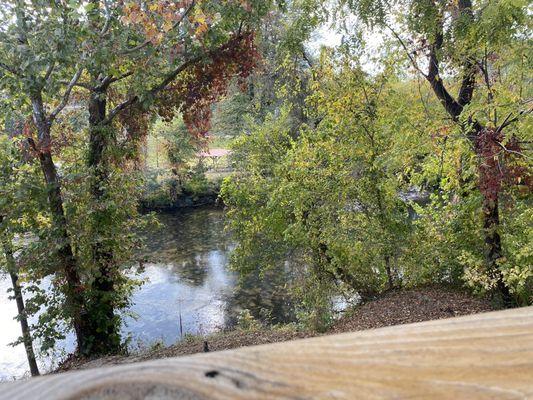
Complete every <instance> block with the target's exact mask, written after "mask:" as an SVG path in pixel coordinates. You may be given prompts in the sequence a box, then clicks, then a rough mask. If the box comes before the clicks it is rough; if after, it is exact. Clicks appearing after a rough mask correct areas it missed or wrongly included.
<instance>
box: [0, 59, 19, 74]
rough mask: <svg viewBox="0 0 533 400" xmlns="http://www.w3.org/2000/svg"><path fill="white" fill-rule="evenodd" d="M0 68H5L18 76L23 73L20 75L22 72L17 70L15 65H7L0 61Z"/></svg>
mask: <svg viewBox="0 0 533 400" xmlns="http://www.w3.org/2000/svg"><path fill="white" fill-rule="evenodd" d="M0 68H2V69H4V70H6V71H7V72H9V73H11V74H13V75H15V76H18V77H19V78H22V77H23V75H22V72H21V71H19V70H18V69H17V68H15V67H12V66H11V65H7V64H6V63H3V62H1V61H0Z"/></svg>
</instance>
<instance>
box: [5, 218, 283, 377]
mask: <svg viewBox="0 0 533 400" xmlns="http://www.w3.org/2000/svg"><path fill="white" fill-rule="evenodd" d="M157 218H158V220H159V221H160V223H161V228H160V229H158V230H157V231H154V232H151V233H149V234H146V237H145V239H146V251H145V253H144V254H143V257H142V258H143V260H144V263H143V270H142V272H141V273H140V276H139V277H140V278H141V279H143V280H145V283H144V284H143V285H142V286H141V287H140V288H139V289H137V290H136V291H135V292H134V294H133V296H132V307H131V308H130V310H129V311H130V312H131V313H132V314H133V315H134V316H129V315H128V316H126V317H125V323H124V326H123V328H122V333H123V336H124V337H130V338H131V339H130V341H129V347H130V349H131V350H136V349H139V348H141V349H142V348H146V347H149V346H151V345H153V344H154V343H163V344H165V345H170V344H172V343H175V342H176V341H178V340H180V339H181V338H182V337H183V336H184V335H186V334H194V335H205V334H209V333H213V332H215V331H219V330H222V329H224V328H228V327H230V326H232V325H233V324H234V323H235V320H236V317H237V315H238V313H239V312H240V310H242V308H247V309H251V310H259V309H266V308H268V309H270V310H274V314H275V317H276V318H275V320H276V321H281V320H286V319H287V318H288V317H287V316H286V315H285V312H286V310H285V306H288V304H287V302H286V298H285V296H284V295H283V294H279V293H277V291H275V290H269V285H268V282H266V281H265V280H263V281H261V282H257V281H256V282H248V283H247V284H245V285H244V286H238V285H237V278H236V276H235V274H234V273H233V272H231V271H230V270H229V268H228V264H229V256H230V252H231V250H232V249H233V247H234V244H233V242H232V240H231V237H230V235H229V234H228V233H227V232H226V231H225V229H224V212H223V211H222V210H221V209H218V208H200V209H192V210H188V211H182V212H179V213H160V214H158V215H157ZM10 284H11V282H10V280H9V277H8V276H2V275H1V274H0V326H1V327H2V329H1V330H0V380H9V379H14V378H20V377H22V376H24V375H25V374H27V362H26V356H25V352H24V347H23V346H22V345H19V346H16V347H12V346H10V345H9V343H11V342H13V341H14V340H15V339H16V338H17V337H18V336H19V335H20V325H19V323H18V322H17V321H15V320H14V319H13V317H14V316H15V315H16V305H15V302H14V301H13V300H9V299H8V293H7V289H8V288H9V287H10ZM180 321H181V322H180ZM73 348H74V341H73V338H72V335H70V336H69V337H67V339H66V340H64V341H62V342H61V343H60V344H59V346H57V354H56V355H55V356H54V357H52V358H47V359H43V358H42V357H41V358H40V359H39V362H40V364H41V368H43V369H44V370H46V369H50V368H51V367H52V366H53V365H55V364H57V362H58V361H59V360H60V359H61V357H62V356H64V355H65V354H66V353H67V352H69V351H72V350H73Z"/></svg>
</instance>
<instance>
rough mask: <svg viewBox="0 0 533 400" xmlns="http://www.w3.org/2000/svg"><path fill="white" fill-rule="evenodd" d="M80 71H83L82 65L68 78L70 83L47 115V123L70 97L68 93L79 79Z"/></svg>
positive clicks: (63, 106)
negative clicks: (58, 101) (59, 100)
mask: <svg viewBox="0 0 533 400" xmlns="http://www.w3.org/2000/svg"><path fill="white" fill-rule="evenodd" d="M82 72H83V67H81V68H78V70H77V71H76V73H75V74H74V76H73V77H72V79H71V80H70V83H69V84H68V86H67V88H66V89H65V93H64V94H63V98H62V99H61V102H60V103H59V105H58V106H57V107H56V108H55V110H54V111H52V113H51V114H50V116H49V117H48V123H51V122H52V121H53V120H54V119H55V118H56V117H57V115H58V114H59V113H60V112H61V111H62V110H63V108H65V106H66V105H67V103H68V100H69V98H70V93H71V92H72V89H73V88H74V86H75V85H76V82H78V79H80V76H81V73H82Z"/></svg>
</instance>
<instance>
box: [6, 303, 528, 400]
mask: <svg viewBox="0 0 533 400" xmlns="http://www.w3.org/2000/svg"><path fill="white" fill-rule="evenodd" d="M144 398H149V399H378V398H379V399H382V398H386V399H407V398H408V399H436V398H445V399H528V398H533V307H528V308H522V309H514V310H507V311H500V312H492V313H486V314H477V315H471V316H467V317H460V318H452V319H447V320H438V321H429V322H423V323H417V324H410V325H403V326H395V327H389V328H382V329H376V330H369V331H362V332H356V333H347V334H342V335H332V336H324V337H319V338H313V339H305V340H297V341H293V342H286V343H277V344H271V345H264V346H256V347H248V348H241V349H237V350H230V351H223V352H216V353H207V354H201V355H195V356H189V357H181V358H170V359H161V360H155V361H149V362H142V363H137V364H129V365H120V366H114V367H105V368H98V369H93V370H85V371H77V372H68V373H63V374H57V375H48V376H44V377H40V378H33V379H30V380H27V381H20V382H13V383H5V384H2V385H0V399H2V400H4V399H5V400H14V399H24V400H27V399H28V400H29V399H144Z"/></svg>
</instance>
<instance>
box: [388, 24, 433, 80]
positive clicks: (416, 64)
mask: <svg viewBox="0 0 533 400" xmlns="http://www.w3.org/2000/svg"><path fill="white" fill-rule="evenodd" d="M385 26H386V27H387V28H389V30H390V31H391V32H392V34H393V35H394V37H395V38H396V39H397V40H398V42H400V44H401V46H402V47H403V49H404V50H405V53H406V54H407V57H409V60H410V61H411V64H412V65H413V67H414V68H415V69H416V70H417V71H418V72H419V73H420V74H421V75H422V76H424V77H425V78H427V75H426V74H425V73H424V72H423V71H422V70H421V69H420V67H419V66H418V63H417V62H416V60H415V59H414V57H413V55H412V54H411V53H412V52H411V51H410V50H409V49H408V48H407V45H406V44H405V42H404V41H403V39H402V38H401V37H400V35H398V33H396V31H395V30H394V29H392V27H391V26H390V25H388V24H386V25H385Z"/></svg>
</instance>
